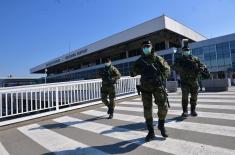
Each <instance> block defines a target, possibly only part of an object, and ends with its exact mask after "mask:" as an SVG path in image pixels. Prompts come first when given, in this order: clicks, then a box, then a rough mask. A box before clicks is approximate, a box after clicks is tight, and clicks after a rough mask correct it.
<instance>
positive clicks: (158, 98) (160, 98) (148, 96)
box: [141, 87, 168, 122]
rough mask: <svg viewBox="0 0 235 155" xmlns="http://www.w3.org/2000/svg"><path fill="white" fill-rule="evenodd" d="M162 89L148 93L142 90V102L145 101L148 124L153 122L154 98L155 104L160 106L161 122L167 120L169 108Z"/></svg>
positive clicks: (159, 115) (158, 88) (155, 89)
mask: <svg viewBox="0 0 235 155" xmlns="http://www.w3.org/2000/svg"><path fill="white" fill-rule="evenodd" d="M163 91H164V90H162V88H160V87H156V88H154V90H153V91H151V92H147V91H144V90H142V91H141V93H142V101H143V107H144V118H145V120H146V122H147V121H148V120H153V114H152V113H153V103H152V100H153V99H152V97H153V96H154V99H155V100H154V102H155V104H156V105H157V106H158V113H157V114H158V118H159V120H165V118H166V115H167V111H168V106H167V103H166V97H167V96H166V95H165V94H164V92H163Z"/></svg>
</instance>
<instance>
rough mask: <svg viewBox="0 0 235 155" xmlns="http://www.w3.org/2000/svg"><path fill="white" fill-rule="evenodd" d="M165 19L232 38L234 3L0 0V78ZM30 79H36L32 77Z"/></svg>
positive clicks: (212, 0) (201, 0)
mask: <svg viewBox="0 0 235 155" xmlns="http://www.w3.org/2000/svg"><path fill="white" fill-rule="evenodd" d="M162 14H165V15H167V16H169V17H171V18H173V19H175V20H177V21H179V22H181V23H183V24H184V25H186V26H188V27H190V28H192V29H193V30H195V31H197V32H200V33H201V34H203V35H205V36H207V37H208V38H211V37H216V36H220V35H225V34H229V33H235V1H234V0H0V56H1V59H0V77H3V76H4V77H5V76H8V75H9V74H12V75H13V76H32V75H30V73H29V69H30V68H32V67H34V66H36V65H39V64H41V63H43V62H46V61H48V60H50V59H53V58H55V57H58V56H60V55H63V54H65V53H67V52H68V51H69V45H70V48H71V50H74V49H77V48H80V47H82V46H85V45H88V44H90V43H93V42H95V41H97V40H100V39H102V38H105V37H107V36H109V35H112V34H114V33H117V32H120V31H123V30H125V29H127V28H130V27H133V26H135V25H137V24H140V23H143V22H145V21H147V20H150V19H152V18H155V17H158V16H160V15H162ZM33 76H35V75H33Z"/></svg>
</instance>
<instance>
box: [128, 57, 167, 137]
mask: <svg viewBox="0 0 235 155" xmlns="http://www.w3.org/2000/svg"><path fill="white" fill-rule="evenodd" d="M152 64H154V66H155V68H157V69H158V71H156V70H154V69H153V67H152ZM169 73H170V67H169V65H168V64H167V62H166V61H165V60H164V59H163V58H162V57H160V56H154V54H153V53H151V55H149V56H145V55H142V56H141V57H140V58H139V59H138V60H137V61H136V62H135V63H134V67H133V73H132V76H135V75H139V74H140V75H141V79H140V82H141V94H142V101H143V107H144V117H145V121H146V125H147V128H148V130H149V132H152V134H154V131H153V116H152V111H153V110H152V96H154V99H155V101H154V102H155V104H156V105H157V106H158V117H159V124H158V128H159V125H160V128H159V129H160V131H161V133H162V131H163V130H164V131H163V132H164V133H162V135H163V136H164V137H167V135H166V134H165V128H164V123H165V118H166V115H167V111H168V106H167V103H166V99H167V96H166V94H165V93H164V91H165V90H164V89H163V87H162V83H161V82H160V80H163V81H165V79H166V78H167V76H169ZM162 77H163V78H164V79H161V78H162ZM146 138H148V137H146ZM147 141H148V140H147Z"/></svg>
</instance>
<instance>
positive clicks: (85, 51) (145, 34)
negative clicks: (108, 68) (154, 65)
mask: <svg viewBox="0 0 235 155" xmlns="http://www.w3.org/2000/svg"><path fill="white" fill-rule="evenodd" d="M183 38H188V39H189V41H190V42H191V43H193V42H199V41H203V40H206V39H207V38H206V37H205V36H203V35H201V34H199V33H197V32H195V31H193V30H192V29H190V28H189V27H186V26H185V25H183V24H181V23H179V22H177V21H175V20H173V19H171V18H169V17H167V16H160V17H158V18H154V19H152V20H150V21H147V22H144V23H142V24H139V25H137V26H135V27H132V28H130V29H127V30H125V31H122V32H120V33H117V34H114V35H112V36H110V37H107V38H104V39H102V40H99V41H97V42H95V43H92V44H90V45H87V46H85V47H82V48H79V49H77V50H75V51H72V52H69V53H67V54H65V55H62V56H60V57H58V58H55V59H53V60H50V61H48V62H45V63H43V64H41V65H39V66H36V67H34V68H32V69H31V70H30V72H31V73H47V81H48V82H62V81H71V80H79V79H93V78H97V71H98V70H99V69H101V68H103V67H104V64H103V62H104V59H105V58H106V57H111V59H112V62H113V64H114V65H115V66H116V67H117V68H118V69H119V70H120V72H121V74H122V76H128V75H130V70H131V69H132V65H133V62H134V61H135V60H137V59H138V58H139V57H140V53H141V44H142V42H143V41H144V40H151V41H152V43H153V46H154V50H155V52H156V53H158V54H159V55H161V56H163V57H164V58H165V59H166V60H167V61H168V63H169V64H172V62H173V60H174V53H175V52H176V50H177V48H179V47H180V46H181V42H180V41H181V40H182V39H183ZM172 78H173V76H172Z"/></svg>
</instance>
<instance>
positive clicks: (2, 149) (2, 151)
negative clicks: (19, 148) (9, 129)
mask: <svg viewBox="0 0 235 155" xmlns="http://www.w3.org/2000/svg"><path fill="white" fill-rule="evenodd" d="M0 154H1V155H10V154H9V153H8V152H7V150H6V149H5V147H4V146H3V145H2V143H1V142H0Z"/></svg>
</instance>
